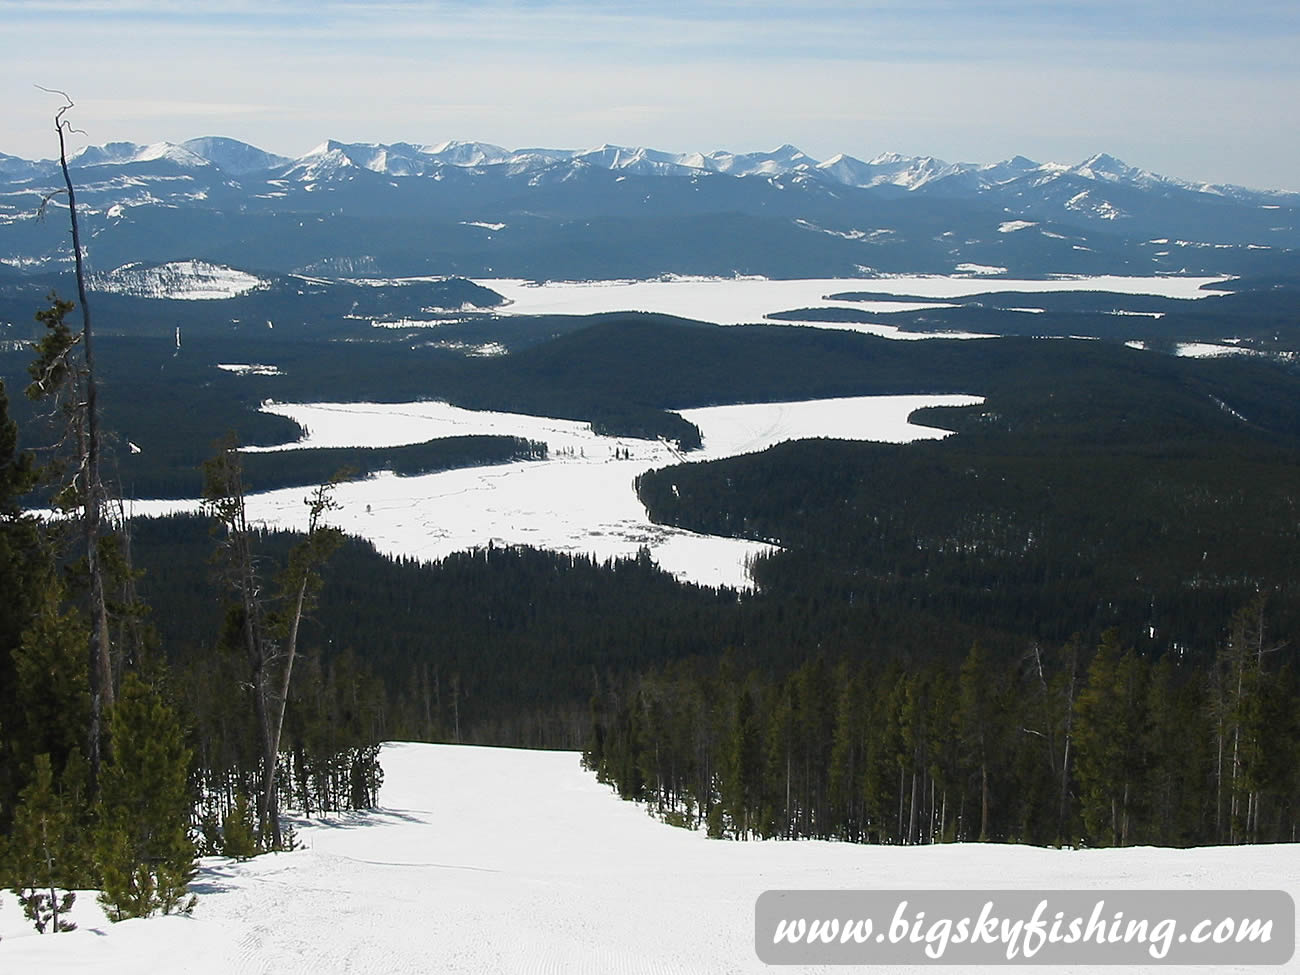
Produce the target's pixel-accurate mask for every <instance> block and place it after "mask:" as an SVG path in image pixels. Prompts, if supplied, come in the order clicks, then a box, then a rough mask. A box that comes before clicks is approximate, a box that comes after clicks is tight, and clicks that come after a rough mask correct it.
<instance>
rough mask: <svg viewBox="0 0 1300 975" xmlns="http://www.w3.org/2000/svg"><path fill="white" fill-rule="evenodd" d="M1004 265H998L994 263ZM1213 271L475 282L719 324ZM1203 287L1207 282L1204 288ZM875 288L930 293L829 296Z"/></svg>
mask: <svg viewBox="0 0 1300 975" xmlns="http://www.w3.org/2000/svg"><path fill="white" fill-rule="evenodd" d="M995 270H1000V269H995ZM1223 280H1224V279H1223V278H1215V277H1122V276H1117V275H1104V276H1100V277H1070V276H1059V277H1054V278H1046V279H1036V280H1021V279H1015V278H1004V277H1001V276H996V275H989V274H976V273H972V274H969V275H924V274H922V275H884V276H880V277H873V278H802V279H793V280H776V279H772V278H762V277H737V278H702V277H682V276H675V275H667V276H665V277H663V278H659V279H655V280H650V281H548V282H544V283H538V282H535V281H525V280H520V279H515V278H498V279H484V280H480V281H478V282H477V283H478V284H481V285H483V286H484V287H486V288H491V289H492V290H493V291H495V292H497V293H498V294H500V295H501V296H502V297H504V298H505V299H506V300H507V302H508V304H507V305H505V306H504V307H503V308H501V309H499V311H500V312H501V313H503V314H509V315H593V314H598V313H601V312H611V311H644V312H655V313H659V314H664V315H677V316H680V317H682V318H694V319H698V320H700V321H706V322H714V323H716V324H718V325H745V324H752V323H756V322H763V321H765V320H767V316H768V315H771V314H774V313H776V312H783V311H791V310H795V309H800V308H844V309H853V310H856V311H860V312H868V313H886V312H904V311H919V310H921V309H925V308H942V307H945V306H946V305H947V303H948V302H947V299H951V298H958V297H962V296H965V295H973V294H980V293H983V292H988V291H1023V292H1034V293H1044V292H1051V291H1109V292H1113V293H1115V294H1120V295H1158V296H1161V297H1165V298H1182V299H1187V300H1193V299H1196V298H1205V297H1207V296H1209V295H1212V294H1215V292H1214V291H1213V290H1212V286H1213V285H1214V284H1216V283H1218V282H1221V281H1223ZM1203 289H1204V290H1203ZM861 291H870V292H878V293H881V294H891V295H907V296H912V297H914V298H924V299H927V300H925V301H831V300H829V299H828V298H827V296H828V295H833V294H843V293H846V292H861ZM781 324H786V325H800V324H806V325H811V326H813V327H816V328H832V329H843V330H849V331H855V332H866V333H869V334H872V335H880V336H884V337H886V338H894V339H925V338H948V339H952V338H987V337H988V336H987V335H983V334H979V333H974V332H905V331H902V330H900V329H899V328H897V327H896V326H894V325H889V324H886V323H883V322H876V323H873V322H817V321H809V322H799V321H787V320H782V322H781Z"/></svg>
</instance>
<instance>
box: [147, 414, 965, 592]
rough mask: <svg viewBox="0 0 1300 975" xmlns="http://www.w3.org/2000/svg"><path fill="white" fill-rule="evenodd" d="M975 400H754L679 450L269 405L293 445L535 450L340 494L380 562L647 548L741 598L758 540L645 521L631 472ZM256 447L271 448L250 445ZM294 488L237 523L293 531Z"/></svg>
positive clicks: (892, 423) (903, 434)
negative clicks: (470, 444) (537, 456)
mask: <svg viewBox="0 0 1300 975" xmlns="http://www.w3.org/2000/svg"><path fill="white" fill-rule="evenodd" d="M979 402H981V400H980V399H979V398H978V397H974V396H964V395H958V396H863V397H853V398H847V399H833V400H816V401H809V402H802V403H762V404H748V405H739V406H717V407H708V408H703V409H694V410H683V411H682V415H683V416H684V417H686V419H688V420H690V421H691V422H692V423H695V424H696V425H697V426H698V427H699V428H700V430H701V432H702V434H703V440H704V445H703V448H702V449H701V450H698V451H693V452H691V453H690V454H689V455H685V456H683V455H681V454H678V453H677V452H676V451H675V450H674V449H673V448H672V447H670V446H669V445H667V444H665V443H662V442H660V441H651V440H638V439H635V438H629V437H605V436H599V435H597V434H595V433H593V432H592V431H591V428H590V426H589V425H588V424H586V423H581V422H578V421H573V420H558V419H551V418H547V417H537V416H525V415H523V414H517V413H496V412H491V411H481V410H464V409H460V408H458V407H453V406H450V405H448V404H446V403H438V402H422V403H405V404H385V403H312V404H268V405H267V406H266V407H264V408H265V409H267V410H268V411H271V412H274V413H278V414H280V415H282V416H287V417H290V418H291V419H293V420H295V421H297V422H298V423H299V424H300V425H301V426H302V427H304V428H305V429H306V430H307V431H308V435H307V437H306V438H304V439H303V440H300V441H298V442H297V443H296V444H290V445H286V446H285V448H283V449H295V448H303V447H347V446H354V447H394V446H399V445H402V444H411V443H420V442H423V441H425V440H430V439H433V438H435V437H456V436H468V435H474V434H504V435H510V436H516V437H525V438H528V439H531V440H539V441H544V442H545V443H546V444H547V447H548V449H549V453H550V459H548V460H545V461H521V462H518V463H512V464H500V465H493V466H487V467H474V468H466V469H461V470H453V471H443V472H440V473H436V474H426V475H422V476H419V477H394V476H391V475H380V476H378V477H374V478H370V479H368V480H364V481H354V482H350V483H347V484H342V485H339V487H338V488H337V489H336V492H335V499H336V500H337V501H338V502H339V504H340V507H339V509H338V510H337V511H334V512H332V513H331V516H330V517H331V521H332V523H333V524H335V525H337V526H338V527H340V528H342V529H343V530H344V531H346V532H347V533H349V534H352V535H357V536H359V537H362V538H366V539H369V540H370V541H371V542H372V543H373V544H374V545H375V547H376V548H377V549H378V550H379V551H380V552H383V553H384V554H387V555H391V556H406V557H410V558H415V559H419V560H423V561H434V560H437V559H440V558H444V557H446V556H447V555H450V554H451V553H453V552H457V551H462V550H465V549H470V548H475V547H480V546H486V545H488V544H489V543H491V544H495V545H531V546H534V547H536V548H545V549H551V550H554V551H560V552H568V553H573V554H580V555H594V556H595V557H596V558H597V559H600V560H602V561H603V560H606V559H611V558H630V557H634V556H636V555H637V553H638V551H639V550H640V549H641V548H643V547H645V548H648V549H649V551H650V554H651V557H652V558H653V559H654V560H655V562H656V563H657V564H658V565H659V566H660V567H662V568H663V569H665V570H666V571H668V572H671V573H673V574H674V575H676V576H677V577H678V578H680V579H683V580H686V581H691V582H698V583H701V584H703V585H710V586H724V585H725V586H734V587H737V588H743V587H746V586H748V585H749V584H750V581H749V576H748V569H747V565H748V563H749V561H750V560H751V559H752V558H753V557H754V556H755V555H757V554H760V553H763V552H767V551H770V550H771V548H772V546H770V545H767V544H764V543H763V542H756V541H748V540H743V539H734V538H722V537H718V536H713V535H700V534H697V533H694V532H688V531H682V530H680V529H676V528H671V527H668V526H664V525H656V524H654V523H653V522H651V521H650V520H649V518H648V517H647V516H646V511H645V507H644V506H643V505H642V504H641V502H640V500H639V499H638V498H637V496H636V491H635V489H634V481H635V480H636V478H637V476H638V475H640V474H642V473H644V472H645V471H647V470H650V469H651V468H655V467H665V466H668V465H671V464H675V463H679V462H680V461H682V460H715V459H718V458H722V457H730V456H734V455H736V454H742V453H749V452H753V451H758V450H764V449H766V448H768V447H770V446H772V445H773V444H776V443H780V442H781V441H784V440H796V439H801V438H805V437H836V438H841V439H854V440H875V441H882V442H890V443H903V442H907V441H911V440H917V439H933V438H937V437H943V436H946V435H947V433H946V431H943V430H937V429H935V428H933V427H925V426H920V425H917V424H913V423H910V422H908V416H909V415H910V414H911V413H912V412H913V411H914V410H917V409H920V408H921V407H924V406H966V405H972V404H975V403H979ZM248 449H250V450H268V449H282V448H248ZM305 494H306V492H305V491H304V490H303V489H302V488H289V489H284V490H279V491H269V492H266V493H264V494H255V495H253V496H251V497H250V498H249V499H248V511H249V516H250V517H251V518H253V519H254V520H257V521H261V522H265V523H266V524H268V525H272V526H276V527H282V528H294V529H299V530H303V529H305V528H306V525H307V508H306V506H305V505H304V504H303V498H304V495H305ZM197 507H198V503H197V502H194V501H189V502H185V501H179V502H178V501H137V502H134V503H133V505H132V508H131V513H133V514H136V515H158V514H165V513H168V512H172V511H180V510H196V509H197Z"/></svg>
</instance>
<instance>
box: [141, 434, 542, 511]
mask: <svg viewBox="0 0 1300 975" xmlns="http://www.w3.org/2000/svg"><path fill="white" fill-rule="evenodd" d="M546 456H547V446H546V444H545V443H543V442H541V441H537V440H527V439H525V438H523V437H506V436H495V435H488V434H485V435H478V436H467V437H439V438H436V439H434V440H426V441H424V442H423V443H417V444H404V445H402V446H399V447H305V448H301V449H295V450H284V451H275V452H265V453H264V452H256V453H246V454H244V455H243V459H242V464H243V468H244V474H245V478H246V482H247V489H248V490H256V491H274V490H276V489H277V488H288V487H311V486H313V485H317V484H323V483H324V482H326V481H328V480H330V479H331V478H333V477H335V475H338V474H340V472H342V473H343V475H344V478H345V479H347V480H355V479H359V478H365V477H369V476H371V475H373V474H377V473H380V472H381V471H382V472H388V473H392V474H397V475H399V476H402V477H415V476H418V475H420V474H432V473H435V472H437V471H446V470H454V469H456V468H461V467H479V466H484V465H488V464H508V463H511V462H512V461H523V460H545V459H546ZM135 466H136V465H134V464H131V463H130V461H129V460H124V461H123V462H122V463H121V464H120V468H121V469H125V470H127V471H129V470H130V468H132V467H135ZM131 484H132V488H133V490H134V492H135V494H136V495H137V496H139V497H149V498H196V497H198V496H199V495H200V493H201V491H202V487H203V475H202V472H201V471H200V470H198V469H197V468H196V469H194V470H191V471H188V472H187V471H175V472H173V471H168V470H161V471H160V470H156V469H155V470H153V471H151V472H150V473H149V474H148V475H147V476H145V477H140V476H133V477H131Z"/></svg>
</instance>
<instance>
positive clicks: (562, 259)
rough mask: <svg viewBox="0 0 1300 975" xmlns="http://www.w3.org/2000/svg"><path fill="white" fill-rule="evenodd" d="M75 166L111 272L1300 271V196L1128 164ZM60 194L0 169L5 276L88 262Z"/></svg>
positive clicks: (19, 168) (56, 176) (450, 148)
mask: <svg viewBox="0 0 1300 975" xmlns="http://www.w3.org/2000/svg"><path fill="white" fill-rule="evenodd" d="M70 168H71V172H72V174H73V178H74V180H75V181H76V183H77V190H78V198H79V201H80V202H82V203H83V204H84V207H85V209H84V216H85V219H86V220H87V223H88V225H89V228H90V232H89V233H88V234H87V238H88V241H89V243H88V250H89V252H90V255H91V259H92V262H93V263H94V264H95V265H96V267H97V268H98V269H99V270H101V271H107V270H111V269H112V268H113V267H116V266H118V265H120V264H123V263H127V262H131V261H138V260H147V261H170V260H187V259H203V260H213V261H218V262H222V263H227V264H233V265H237V266H241V267H255V268H258V269H266V270H273V271H281V272H286V271H293V272H304V273H337V274H355V275H382V274H389V275H392V274H421V273H448V274H462V275H476V276H494V275H495V276H527V277H568V278H582V277H606V276H636V277H640V276H647V275H654V274H661V273H704V274H735V273H757V274H766V275H769V276H775V277H797V276H808V275H816V276H830V275H858V276H870V275H872V274H877V273H892V272H900V271H921V272H930V273H953V272H954V271H957V270H958V269H959V268H961V267H963V266H972V265H975V266H979V267H981V268H985V269H992V271H991V273H995V272H996V271H997V269H1004V270H1005V271H1006V272H1007V273H1010V274H1021V275H1042V274H1053V273H1057V274H1097V273H1127V274H1150V273H1179V272H1186V273H1236V274H1241V273H1260V274H1263V273H1277V272H1279V271H1282V270H1290V269H1292V267H1293V266H1294V258H1295V252H1296V249H1297V248H1300V221H1298V220H1297V213H1300V194H1295V193H1286V192H1280V191H1270V190H1253V189H1247V188H1245V187H1240V186H1235V185H1228V184H1209V183H1197V182H1191V181H1187V180H1182V179H1177V178H1173V177H1169V176H1163V175H1158V174H1155V173H1151V172H1148V171H1146V170H1143V169H1140V168H1137V167H1134V166H1130V165H1128V164H1126V163H1124V162H1122V161H1120V160H1118V159H1116V158H1114V157H1113V156H1110V155H1107V154H1105V153H1100V154H1097V155H1094V156H1092V157H1090V158H1088V159H1086V160H1084V161H1083V162H1080V163H1078V164H1076V165H1065V164H1059V163H1039V162H1036V161H1034V160H1031V159H1028V158H1025V157H1024V156H1015V157H1013V158H1011V159H1008V160H1004V161H1002V162H997V163H992V164H975V163H948V162H945V161H943V160H940V159H935V158H933V157H930V156H919V157H918V156H904V155H899V154H897V153H885V154H882V155H879V156H876V157H874V158H872V159H870V160H866V161H864V160H861V159H856V158H854V157H852V156H847V155H844V154H838V155H835V156H832V157H831V158H829V159H826V160H820V161H819V160H817V159H814V158H813V157H811V156H809V155H808V154H806V153H804V152H802V151H801V150H799V149H797V148H796V147H794V146H791V145H783V146H781V147H780V148H778V149H775V150H772V151H770V152H751V153H732V152H725V151H714V152H709V153H699V152H688V153H670V152H663V151H659V150H655V149H649V148H644V147H636V148H629V147H624V146H615V145H603V146H598V147H596V148H593V149H585V150H574V149H545V148H524V149H513V150H510V149H505V148H503V147H501V146H496V145H491V144H488V143H481V142H444V143H441V144H438V145H414V144H410V143H403V142H398V143H392V144H367V143H344V142H336V141H332V140H331V141H326V142H323V143H322V144H321V145H319V146H317V147H316V148H315V149H313V150H311V151H310V152H308V153H306V154H305V155H303V156H301V157H298V158H296V159H291V158H288V157H284V156H279V155H276V154H274V153H269V152H266V151H264V150H262V149H259V148H257V147H255V146H252V145H248V144H247V143H244V142H239V141H237V140H234V139H228V138H221V137H204V138H199V139H191V140H189V141H187V142H183V143H168V142H160V143H155V144H152V145H147V146H142V145H137V144H135V143H129V142H113V143H109V144H107V145H103V146H88V147H86V148H84V149H81V150H80V151H78V152H77V153H76V154H75V155H74V156H73V157H72V158H71V159H70ZM60 183H61V173H60V172H59V169H58V164H57V162H54V161H50V160H26V159H21V158H18V157H16V156H9V155H4V154H2V153H0V266H8V267H9V268H12V269H19V270H21V269H25V268H35V269H50V268H51V267H52V266H59V265H60V264H61V263H63V262H65V261H66V259H67V254H66V251H67V248H66V242H65V240H64V239H63V238H64V237H65V236H66V235H65V234H61V233H60V232H59V231H58V230H56V229H55V228H53V227H51V226H50V225H49V222H46V223H44V224H43V223H41V222H39V221H37V220H35V219H34V216H35V214H36V212H37V210H38V209H39V207H40V204H41V202H42V200H44V199H45V198H46V197H47V196H48V194H49V193H50V191H51V190H54V189H57V188H58V186H59V185H60ZM54 202H55V205H58V202H59V201H58V199H57V198H56V199H55V201H54Z"/></svg>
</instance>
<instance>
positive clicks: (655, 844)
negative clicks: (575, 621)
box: [0, 744, 1300, 975]
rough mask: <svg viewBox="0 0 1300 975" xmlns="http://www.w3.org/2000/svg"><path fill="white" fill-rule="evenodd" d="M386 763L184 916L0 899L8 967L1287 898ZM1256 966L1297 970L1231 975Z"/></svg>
mask: <svg viewBox="0 0 1300 975" xmlns="http://www.w3.org/2000/svg"><path fill="white" fill-rule="evenodd" d="M382 761H383V765H384V769H385V773H386V779H385V785H384V787H383V790H382V792H381V794H380V800H381V802H382V807H381V808H380V809H378V810H376V811H374V812H372V813H368V814H364V815H355V816H350V817H347V818H341V819H333V820H329V821H325V822H314V823H311V824H308V825H305V826H303V827H302V829H301V830H300V833H299V837H300V839H301V841H302V844H303V849H301V850H299V851H297V852H294V853H290V854H281V855H278V856H264V857H261V858H258V859H256V860H252V861H249V862H247V863H234V862H231V861H228V860H222V859H209V860H205V861H204V863H203V869H202V871H201V873H200V875H199V877H198V879H197V881H196V882H195V884H194V889H195V890H197V891H198V892H199V893H200V897H199V904H198V907H197V909H196V910H195V912H194V916H193V917H192V918H178V917H166V918H152V919H148V920H137V921H128V922H125V923H123V924H118V925H111V924H109V923H108V922H107V921H105V920H104V919H103V917H102V915H101V914H100V913H99V912H98V910H97V909H96V908H95V907H94V906H93V901H92V899H91V897H90V895H85V896H84V897H83V903H81V904H79V905H78V910H77V918H78V920H79V921H80V924H81V927H80V930H79V931H77V932H74V933H72V934H66V935H58V936H46V937H40V936H37V935H36V934H35V933H34V932H33V931H31V929H30V928H24V927H23V925H22V923H21V915H20V914H19V912H18V909H17V906H16V905H15V904H14V902H13V899H12V897H11V896H8V895H6V898H5V899H4V902H3V907H0V933H2V934H3V935H4V940H3V941H0V972H28V971H31V972H37V971H39V972H42V973H46V975H49V973H60V972H88V971H94V972H96V973H104V975H113V973H124V975H125V973H128V972H129V973H133V975H136V973H140V972H169V973H170V972H192V973H203V975H209V973H211V975H218V973H221V975H224V973H243V972H267V973H286V975H287V973H298V972H301V973H311V975H327V973H332V972H374V973H399V972H412V973H415V972H430V973H442V972H465V973H493V972H511V973H513V972H520V973H534V972H536V973H554V975H564V973H584V975H585V973H591V975H601V973H609V975H634V973H654V975H660V973H687V972H690V973H710V975H712V973H727V972H761V971H766V970H768V969H767V968H766V967H765V966H764V965H762V964H761V963H760V962H759V961H758V959H757V957H756V956H755V954H754V948H753V925H754V902H755V899H756V898H757V897H758V895H759V894H760V893H761V892H763V891H764V890H767V889H773V888H805V889H829V888H842V889H867V888H940V889H983V888H1031V889H1096V890H1099V891H1107V890H1112V891H1113V890H1120V889H1142V888H1151V889H1193V890H1195V889H1234V888H1239V889H1247V888H1251V889H1282V890H1287V891H1289V892H1290V893H1291V895H1292V897H1296V898H1300V846H1281V847H1279V846H1272V847H1267V846H1266V847H1238V848H1232V849H1228V848H1211V849H1201V850H1162V849H1129V850H1098V851H1062V850H1042V849H1035V848H1029V847H1016V846H997V845H954V846H936V847H912V848H881V847H868V846H853V845H848V844H837V843H824V842H794V843H790V842H763V843H758V842H752V843H736V842H720V841H714V840H708V839H706V838H705V837H704V836H703V834H699V833H689V832H687V831H684V830H681V829H675V828H673V827H669V826H665V825H663V824H661V823H659V822H657V821H656V820H654V819H652V818H650V817H648V816H647V815H646V813H645V812H644V810H643V809H642V808H640V807H638V806H636V805H633V804H631V803H626V802H621V801H620V800H618V799H617V798H615V796H614V795H613V793H612V792H611V791H610V790H608V789H607V788H606V787H604V786H602V785H600V784H598V783H597V782H596V781H595V779H594V777H593V776H592V775H591V774H589V773H587V772H585V771H584V770H583V769H582V768H581V766H580V764H579V758H578V756H577V755H576V754H574V753H571V752H536V751H524V750H512V749H493V748H476V747H470V746H448V745H416V744H392V745H388V746H386V747H385V749H384V753H383V759H382ZM1292 965H1293V966H1294V965H1296V961H1295V960H1294V959H1293V961H1292ZM772 970H773V971H782V970H783V971H802V970H804V969H772ZM821 970H824V971H830V969H821ZM849 970H855V969H849ZM856 970H860V971H871V972H882V973H883V972H886V971H898V970H899V969H888V968H885V967H883V966H882V967H872V968H861V969H856ZM912 970H913V969H902V971H912ZM921 970H922V969H920V968H917V969H915V971H918V972H919V971H921ZM946 970H948V971H953V970H955V969H953V968H947V969H946ZM995 970H998V969H992V968H990V969H980V971H989V972H992V971H995ZM1003 970H1006V969H1003ZM1017 970H1019V971H1035V972H1053V973H1070V972H1084V971H1096V972H1118V971H1129V970H1132V969H1121V968H1115V967H1109V968H1095V969H1089V968H1086V967H1077V968H1076V967H1070V966H1065V967H1054V968H1050V969H1048V968H1040V967H1031V968H1028V969H1026V968H1023V967H1022V968H1018V969H1017ZM1153 970H1154V968H1153ZM1208 970H1209V969H1205V968H1197V969H1188V968H1162V969H1160V971H1163V972H1170V973H1173V972H1192V971H1196V972H1205V971H1208ZM1219 970H1220V971H1223V969H1219ZM1237 970H1238V969H1230V971H1237ZM1270 970H1271V971H1282V970H1295V969H1294V968H1290V969H1285V968H1284V969H1279V968H1272V969H1258V968H1245V967H1243V968H1241V969H1239V971H1242V972H1246V971H1270Z"/></svg>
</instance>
